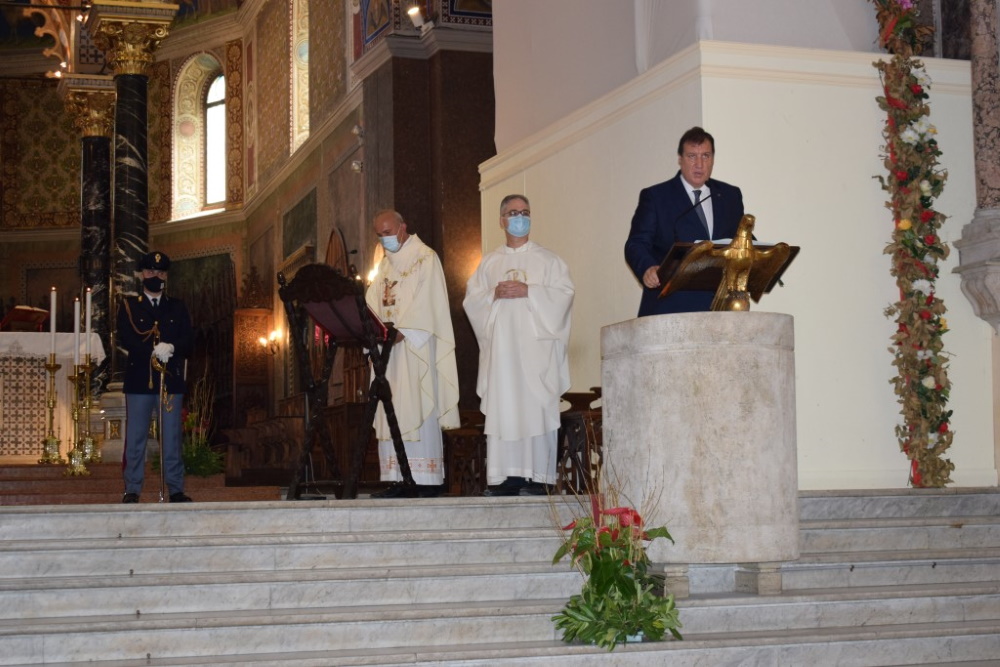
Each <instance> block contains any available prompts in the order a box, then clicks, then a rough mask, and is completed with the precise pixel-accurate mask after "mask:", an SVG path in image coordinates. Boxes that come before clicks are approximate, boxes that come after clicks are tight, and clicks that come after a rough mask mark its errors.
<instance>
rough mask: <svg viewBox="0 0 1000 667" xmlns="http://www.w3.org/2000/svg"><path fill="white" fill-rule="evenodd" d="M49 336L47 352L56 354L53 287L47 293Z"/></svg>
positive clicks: (54, 289)
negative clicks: (49, 342)
mask: <svg viewBox="0 0 1000 667" xmlns="http://www.w3.org/2000/svg"><path fill="white" fill-rule="evenodd" d="M49 334H50V337H51V339H52V340H51V346H50V349H49V352H51V353H52V354H55V353H56V288H55V287H53V288H52V291H51V292H49Z"/></svg>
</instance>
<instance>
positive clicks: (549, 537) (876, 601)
mask: <svg viewBox="0 0 1000 667" xmlns="http://www.w3.org/2000/svg"><path fill="white" fill-rule="evenodd" d="M800 507H801V510H800V511H801V519H802V524H801V534H802V537H801V540H802V542H801V544H802V557H801V559H800V560H799V561H796V562H795V563H791V564H787V565H786V566H785V567H784V568H783V582H784V593H783V594H781V595H777V596H771V597H761V596H756V595H747V594H737V593H733V592H731V591H733V590H734V586H733V579H734V575H733V568H732V567H730V566H700V567H692V568H691V570H690V573H689V574H690V581H691V590H692V595H691V597H690V598H687V599H684V600H681V601H679V607H680V609H681V620H682V622H683V623H684V627H683V629H682V631H683V633H684V636H685V640H684V641H681V642H678V641H670V642H657V643H652V642H648V643H639V644H628V645H626V646H620V647H618V649H616V650H615V651H614V652H613V653H611V654H608V653H607V652H605V651H603V650H601V649H598V648H596V647H592V646H584V645H579V644H577V645H566V644H564V643H563V642H561V641H560V640H559V639H558V637H557V636H556V633H555V631H554V629H553V626H552V623H551V621H550V617H551V616H552V614H554V613H556V612H557V611H558V610H559V609H561V607H562V605H563V603H564V602H565V600H566V599H567V598H568V597H569V596H570V595H572V594H573V593H575V592H577V591H578V590H579V587H580V583H581V580H580V577H579V575H578V574H577V573H576V572H574V571H572V570H569V569H568V566H566V565H565V564H564V563H561V564H559V565H555V566H553V565H552V564H551V557H552V555H553V553H554V552H555V550H556V548H557V546H558V544H559V536H558V534H557V530H556V528H555V526H557V525H562V524H564V523H565V522H567V521H568V519H569V517H570V516H572V515H574V514H579V513H580V512H581V509H580V507H579V505H578V504H577V502H576V501H575V499H571V498H564V497H558V498H553V499H551V500H550V499H548V498H544V497H542V498H471V497H467V498H439V499H420V500H370V499H360V500H353V501H335V500H329V501H310V502H258V503H204V502H202V503H194V504H191V505H173V506H171V505H161V504H145V505H138V506H122V505H106V506H97V505H91V506H79V505H77V506H32V507H5V508H0V665H42V664H44V665H80V664H83V663H88V664H90V665H95V666H97V667H129V666H138V665H157V666H166V665H178V666H179V665H247V666H252V667H265V666H268V667H305V666H316V667H318V666H321V665H322V666H324V667H336V666H340V665H385V666H397V665H453V666H458V665H462V666H474V665H482V666H486V665H491V666H492V665H502V666H513V665H523V666H527V665H532V666H537V665H569V666H577V665H580V666H590V665H601V666H606V665H616V666H617V665H641V666H647V665H663V664H670V665H671V666H674V665H680V666H682V667H683V666H689V665H690V666H692V667H694V666H696V665H697V666H699V667H700V666H704V665H720V664H726V665H739V664H752V665H782V666H784V665H810V664H812V665H854V666H856V665H897V666H898V665H916V664H951V665H963V666H964V667H971V666H973V665H987V664H993V665H996V664H1000V492H998V490H997V489H982V490H969V489H965V490H944V491H920V492H916V491H887V492H881V491H877V492H868V493H855V492H844V493H833V492H830V493H802V494H800Z"/></svg>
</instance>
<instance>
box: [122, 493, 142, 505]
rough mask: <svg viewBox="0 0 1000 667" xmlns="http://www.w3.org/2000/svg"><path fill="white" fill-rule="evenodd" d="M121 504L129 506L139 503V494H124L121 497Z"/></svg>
mask: <svg viewBox="0 0 1000 667" xmlns="http://www.w3.org/2000/svg"><path fill="white" fill-rule="evenodd" d="M122 502H123V503H124V504H126V505H131V504H132V503H137V502H139V494H138V493H126V494H125V495H124V496H122Z"/></svg>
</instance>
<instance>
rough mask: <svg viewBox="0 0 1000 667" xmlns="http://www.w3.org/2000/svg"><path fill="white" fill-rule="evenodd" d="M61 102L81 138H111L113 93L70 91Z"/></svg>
mask: <svg viewBox="0 0 1000 667" xmlns="http://www.w3.org/2000/svg"><path fill="white" fill-rule="evenodd" d="M63 102H64V104H65V105H66V111H67V112H68V113H69V114H70V116H72V118H73V127H75V128H76V129H77V131H79V132H80V136H81V137H106V138H109V139H110V138H111V134H112V132H113V130H114V126H115V94H114V93H105V92H93V91H72V92H70V93H68V94H67V95H66V98H65V99H64V101H63Z"/></svg>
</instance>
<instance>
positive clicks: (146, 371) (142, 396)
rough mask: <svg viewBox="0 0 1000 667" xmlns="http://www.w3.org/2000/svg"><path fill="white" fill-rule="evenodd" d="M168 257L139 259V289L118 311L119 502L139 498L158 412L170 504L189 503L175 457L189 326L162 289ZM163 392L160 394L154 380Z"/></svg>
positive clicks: (183, 310) (184, 314)
mask: <svg viewBox="0 0 1000 667" xmlns="http://www.w3.org/2000/svg"><path fill="white" fill-rule="evenodd" d="M169 269H170V258H169V257H167V255H166V253H162V252H151V253H148V254H146V255H143V257H142V258H141V259H140V260H139V270H140V271H141V272H142V291H141V292H140V293H139V295H138V296H128V297H125V299H124V300H123V301H122V303H121V306H120V307H119V309H118V341H119V344H120V345H121V346H122V347H124V348H125V350H126V351H127V352H128V361H127V363H126V366H125V382H124V387H123V389H124V392H125V418H126V427H125V451H124V453H123V461H122V471H123V476H124V479H125V495H124V496H123V497H122V502H123V503H137V502H139V494H140V493H141V492H142V482H143V476H144V473H145V468H146V438H147V435H148V434H149V425H150V421H151V420H152V418H153V416H154V415H157V416H159V415H162V423H161V424H160V437H161V438H162V439H163V450H162V451H163V460H162V461H160V465H161V466H163V475H164V477H165V479H166V485H167V492H168V493H169V498H170V502H172V503H189V502H191V498H189V497H188V496H186V495H185V494H184V462H183V461H182V460H181V435H182V434H181V428H182V425H183V424H182V419H181V409H182V407H183V404H184V384H185V365H186V361H187V358H188V357H189V356H190V354H191V347H192V344H193V341H194V329H193V328H192V326H191V316H190V314H188V309H187V307H186V306H185V305H184V302H183V301H181V300H180V299H175V298H173V297H170V296H168V295H167V294H166V292H165V291H164V287H165V285H166V280H167V271H168V270H169ZM161 379H165V382H166V393H165V395H164V397H163V399H162V405H161V396H160V381H161Z"/></svg>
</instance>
